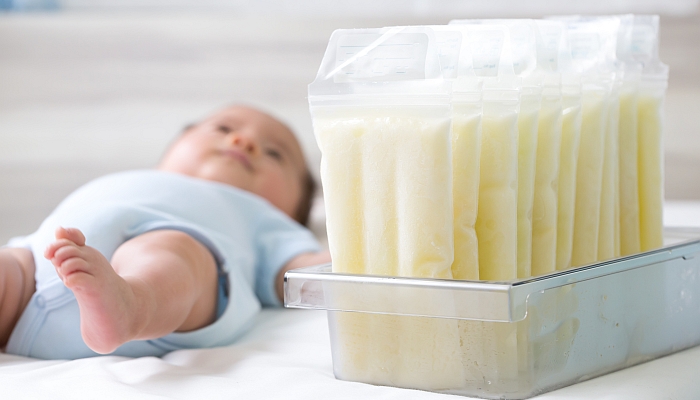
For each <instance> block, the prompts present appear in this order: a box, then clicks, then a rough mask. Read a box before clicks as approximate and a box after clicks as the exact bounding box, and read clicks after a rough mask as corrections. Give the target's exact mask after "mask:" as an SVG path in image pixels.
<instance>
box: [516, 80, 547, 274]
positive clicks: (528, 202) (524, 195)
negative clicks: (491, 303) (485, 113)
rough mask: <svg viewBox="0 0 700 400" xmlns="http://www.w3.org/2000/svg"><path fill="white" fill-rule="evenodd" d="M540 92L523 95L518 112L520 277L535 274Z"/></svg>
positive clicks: (518, 251)
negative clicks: (532, 268) (533, 227)
mask: <svg viewBox="0 0 700 400" xmlns="http://www.w3.org/2000/svg"><path fill="white" fill-rule="evenodd" d="M540 99H541V96H540V94H539V93H536V94H524V95H521V96H520V112H519V113H518V250H517V254H518V278H528V277H530V275H531V260H532V205H533V199H534V192H535V191H534V189H535V157H536V153H537V118H538V115H539V110H540Z"/></svg>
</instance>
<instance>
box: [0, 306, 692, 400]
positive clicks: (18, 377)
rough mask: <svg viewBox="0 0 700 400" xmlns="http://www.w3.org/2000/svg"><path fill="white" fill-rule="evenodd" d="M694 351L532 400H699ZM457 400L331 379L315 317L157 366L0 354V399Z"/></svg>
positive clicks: (287, 316) (326, 345) (274, 315)
mask: <svg viewBox="0 0 700 400" xmlns="http://www.w3.org/2000/svg"><path fill="white" fill-rule="evenodd" d="M698 371H700V347H696V348H693V349H690V350H686V351H684V352H681V353H676V354H674V355H671V356H668V357H664V358H661V359H658V360H655V361H652V362H648V363H646V364H641V365H638V366H635V367H632V368H629V369H626V370H622V371H618V372H616V373H613V374H610V375H606V376H602V377H599V378H596V379H593V380H590V381H586V382H583V383H579V384H577V385H574V386H570V387H567V388H563V389H560V390H557V391H554V392H550V393H547V394H544V395H541V396H538V397H536V399H547V400H553V399H557V400H559V399H567V400H572V399H674V400H685V399H688V400H691V399H692V400H697V399H698V398H700V379H698V378H697V377H698ZM25 398H42V399H123V398H128V399H165V398H169V399H200V398H202V399H286V400H289V399H303V400H309V399H362V398H372V399H406V398H410V399H447V398H455V399H464V397H460V396H450V395H443V394H436V393H428V392H421V391H416V390H408V389H397V388H390V387H381V386H372V385H366V384H361V383H354V382H345V381H340V380H336V379H335V378H334V377H333V368H332V363H331V353H330V342H329V338H328V327H327V323H326V314H325V312H324V311H307V310H284V309H266V310H264V311H263V312H262V313H261V314H260V315H259V316H258V318H257V321H256V323H255V327H254V328H253V329H252V330H251V331H250V332H249V333H248V334H247V335H246V336H245V337H244V338H243V339H242V340H241V341H239V342H238V343H236V344H234V345H232V346H229V347H225V348H218V349H206V350H180V351H176V352H173V353H170V354H168V355H166V356H165V357H163V358H162V359H161V358H154V357H145V358H137V359H130V358H124V357H114V356H107V357H96V358H89V359H82V360H75V361H40V360H32V359H27V358H23V357H16V356H11V355H6V354H2V355H0V399H25Z"/></svg>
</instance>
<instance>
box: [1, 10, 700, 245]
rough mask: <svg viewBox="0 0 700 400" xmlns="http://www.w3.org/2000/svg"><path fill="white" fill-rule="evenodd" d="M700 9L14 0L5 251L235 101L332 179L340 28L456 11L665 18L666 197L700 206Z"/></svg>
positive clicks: (7, 49) (5, 72) (7, 63)
mask: <svg viewBox="0 0 700 400" xmlns="http://www.w3.org/2000/svg"><path fill="white" fill-rule="evenodd" d="M698 3H699V2H698V0H636V1H632V0H586V1H579V2H573V1H566V2H562V1H556V0H530V1H527V2H524V1H518V0H471V1H469V0H351V1H349V0H300V1H287V0H259V1H242V0H228V1H224V0H199V1H197V0H0V245H2V244H3V243H6V241H7V240H8V239H9V238H10V237H12V236H15V235H23V234H28V233H31V232H32V231H34V230H35V229H36V228H37V227H38V224H39V223H40V222H41V221H42V220H43V218H44V217H45V216H46V215H48V213H50V212H51V210H52V209H53V208H54V207H55V206H56V205H57V204H58V203H59V202H60V201H61V199H63V198H64V197H65V196H66V195H68V194H69V193H70V192H71V191H72V190H74V189H75V188H77V187H78V186H80V185H82V184H83V183H85V182H87V181H89V180H91V179H93V178H95V177H97V176H100V175H103V174H105V173H109V172H114V171H120V170H125V169H133V168H150V167H153V166H154V165H156V163H157V162H158V160H159V158H160V156H161V154H162V153H163V151H164V150H165V148H166V147H167V146H168V144H169V143H170V142H171V141H172V140H173V138H174V137H175V136H176V135H178V134H179V132H180V130H181V129H182V127H184V126H185V125H186V124H188V123H190V122H193V121H196V120H198V119H200V118H202V117H204V116H206V115H207V114H209V113H210V112H212V111H214V110H216V109H217V108H220V107H222V106H225V105H227V104H230V103H246V104H250V105H254V106H258V107H261V108H263V109H265V110H267V111H269V112H271V113H273V114H275V115H277V116H278V117H279V118H280V119H282V120H284V121H286V122H287V123H288V124H289V125H290V126H292V128H293V129H294V130H295V131H296V132H297V134H298V136H299V139H300V141H301V142H302V144H303V147H304V150H305V152H306V155H307V158H308V162H309V164H310V166H311V168H312V171H314V173H315V174H316V177H317V178H318V165H319V162H320V152H319V151H318V148H317V147H316V144H315V140H314V138H313V134H312V130H311V120H310V117H309V112H308V104H307V99H306V90H307V85H308V84H309V83H310V82H311V81H312V80H313V79H314V77H315V75H316V71H317V69H318V66H319V64H320V62H321V58H322V56H323V52H324V51H325V47H326V44H327V42H328V38H329V37H330V34H331V32H332V31H333V30H334V29H338V28H370V27H382V26H388V25H409V24H445V23H447V22H448V21H449V20H451V19H456V18H490V17H534V18H539V17H542V16H545V15H553V14H591V15H596V14H619V13H639V14H651V13H653V14H660V15H661V50H660V52H661V59H662V60H663V61H664V62H665V63H667V64H669V65H670V67H671V78H670V84H669V90H668V96H667V103H666V116H667V119H666V121H667V124H666V128H667V129H666V136H665V152H666V155H665V157H666V158H665V160H666V171H665V173H666V175H665V179H666V181H665V182H666V187H665V191H666V198H667V199H672V200H700V174H699V172H700V137H698V136H699V135H700V15H699V14H698V11H699V10H698ZM315 211H316V213H315V214H313V215H312V220H313V224H314V225H313V228H314V230H315V231H316V232H317V233H319V234H322V230H323V216H322V209H319V208H317V209H316V210H315Z"/></svg>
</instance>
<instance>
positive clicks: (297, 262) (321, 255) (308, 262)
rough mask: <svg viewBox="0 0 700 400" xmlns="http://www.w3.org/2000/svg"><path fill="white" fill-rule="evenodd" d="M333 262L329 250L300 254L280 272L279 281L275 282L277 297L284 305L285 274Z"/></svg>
mask: <svg viewBox="0 0 700 400" xmlns="http://www.w3.org/2000/svg"><path fill="white" fill-rule="evenodd" d="M329 262H331V253H330V252H329V251H328V250H325V251H321V252H318V253H304V254H300V255H298V256H296V257H294V258H292V259H291V261H289V262H288V263H287V265H285V266H284V268H282V269H281V270H280V272H279V273H278V274H277V279H276V280H275V289H276V290H277V297H278V298H279V299H280V301H281V302H283V303H284V273H285V272H287V271H289V270H291V269H296V268H302V267H309V266H312V265H319V264H326V263H329Z"/></svg>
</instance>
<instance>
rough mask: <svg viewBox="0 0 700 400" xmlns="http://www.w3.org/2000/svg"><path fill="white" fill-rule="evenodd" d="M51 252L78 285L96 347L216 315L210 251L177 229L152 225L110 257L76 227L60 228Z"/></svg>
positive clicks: (188, 326)
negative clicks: (153, 227) (103, 253)
mask: <svg viewBox="0 0 700 400" xmlns="http://www.w3.org/2000/svg"><path fill="white" fill-rule="evenodd" d="M45 256H46V258H48V259H50V260H51V262H52V263H53V264H54V265H55V266H56V271H57V272H58V275H59V276H60V277H61V279H62V280H63V282H64V284H65V285H66V286H67V287H68V288H70V289H71V290H73V293H74V294H75V297H76V299H77V300H78V306H79V308H80V329H81V333H82V335H83V340H84V341H85V343H86V344H87V345H88V346H89V347H90V348H91V349H92V350H94V351H96V352H98V353H103V354H106V353H111V352H112V351H114V350H115V349H116V348H117V347H119V346H120V345H122V344H124V343H126V342H128V341H130V340H139V339H154V338H158V337H162V336H165V335H167V334H169V333H171V332H174V331H188V330H194V329H198V328H201V327H204V326H206V325H208V324H210V323H212V322H213V321H214V319H215V314H216V296H217V293H218V292H217V270H216V262H215V261H214V258H213V256H212V255H211V252H210V251H209V250H208V249H207V248H206V247H204V246H203V245H202V244H201V243H200V242H198V241H197V240H195V239H193V238H192V237H191V236H189V235H187V234H185V233H183V232H180V231H169V230H161V231H153V232H148V233H145V234H143V235H139V236H137V237H135V238H133V239H131V240H129V241H127V242H125V243H124V244H122V245H121V246H120V247H119V248H118V249H117V251H116V252H115V253H114V255H113V256H112V260H111V262H110V261H108V260H107V259H106V258H105V257H104V256H103V255H102V254H101V253H100V252H99V251H97V250H96V249H94V248H92V247H90V246H86V245H85V237H84V236H83V234H82V233H81V232H80V231H79V230H77V229H64V228H58V230H56V241H55V242H54V243H52V244H51V245H49V247H48V248H47V249H46V253H45Z"/></svg>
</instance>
